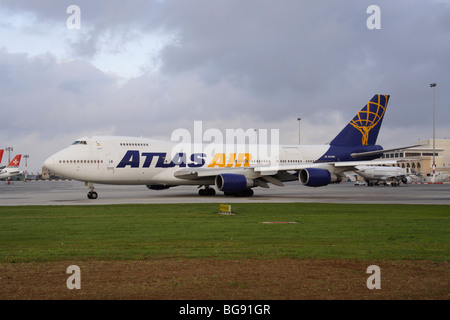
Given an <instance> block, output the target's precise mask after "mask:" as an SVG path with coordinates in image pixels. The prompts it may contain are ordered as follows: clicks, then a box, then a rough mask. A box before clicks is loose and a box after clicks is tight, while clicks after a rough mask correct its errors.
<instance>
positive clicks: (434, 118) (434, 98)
mask: <svg viewBox="0 0 450 320" xmlns="http://www.w3.org/2000/svg"><path fill="white" fill-rule="evenodd" d="M436 86H437V83H436V82H433V83H430V87H431V88H433V181H432V182H433V183H434V182H435V179H436V161H435V154H436V152H435V147H436V145H435V139H436V89H435V88H436Z"/></svg>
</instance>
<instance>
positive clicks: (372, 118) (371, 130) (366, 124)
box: [330, 94, 389, 146]
mask: <svg viewBox="0 0 450 320" xmlns="http://www.w3.org/2000/svg"><path fill="white" fill-rule="evenodd" d="M388 101H389V96H388V95H381V94H376V95H374V96H373V98H372V100H370V101H369V102H367V104H366V105H365V106H364V107H363V108H362V109H361V111H359V112H358V113H357V114H356V116H355V117H354V118H353V120H352V121H350V122H349V123H348V124H347V126H346V127H345V128H344V129H343V130H342V131H341V132H340V133H339V134H338V135H337V136H336V138H334V139H333V141H331V142H330V145H334V146H360V145H363V146H367V145H374V144H375V143H376V141H377V137H378V132H379V131H380V127H381V122H382V121H383V116H384V113H385V112H386V108H387V104H388Z"/></svg>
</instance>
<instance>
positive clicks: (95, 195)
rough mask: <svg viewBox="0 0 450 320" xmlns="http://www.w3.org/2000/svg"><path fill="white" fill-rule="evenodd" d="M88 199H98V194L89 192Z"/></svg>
mask: <svg viewBox="0 0 450 320" xmlns="http://www.w3.org/2000/svg"><path fill="white" fill-rule="evenodd" d="M87 197H88V198H89V199H97V198H98V194H97V192H95V191H89V192H88V194H87Z"/></svg>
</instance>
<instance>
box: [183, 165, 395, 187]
mask: <svg viewBox="0 0 450 320" xmlns="http://www.w3.org/2000/svg"><path fill="white" fill-rule="evenodd" d="M395 163H397V161H396V160H372V161H343V162H315V163H302V164H288V165H284V164H283V165H275V166H259V167H242V168H192V169H191V168H183V169H180V170H177V171H176V172H175V173H174V176H175V177H176V178H178V179H187V180H202V179H205V178H214V177H215V176H218V175H220V174H225V173H231V174H241V175H244V176H246V177H247V178H249V179H258V178H261V179H263V180H264V181H266V182H269V183H272V184H275V185H278V186H283V182H284V181H294V180H297V179H298V171H299V170H302V169H306V168H323V169H328V170H330V171H333V172H337V173H341V172H344V171H351V170H353V169H355V167H356V166H358V165H381V164H395Z"/></svg>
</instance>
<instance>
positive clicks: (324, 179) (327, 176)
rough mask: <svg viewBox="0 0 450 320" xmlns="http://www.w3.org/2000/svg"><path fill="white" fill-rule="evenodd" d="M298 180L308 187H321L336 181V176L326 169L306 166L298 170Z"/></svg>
mask: <svg viewBox="0 0 450 320" xmlns="http://www.w3.org/2000/svg"><path fill="white" fill-rule="evenodd" d="M299 180H300V181H301V182H302V183H303V184H304V185H305V186H308V187H322V186H326V185H327V184H329V183H331V182H336V181H338V177H337V175H335V174H334V173H331V172H330V171H328V170H326V169H319V168H307V169H302V170H301V171H300V174H299Z"/></svg>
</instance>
